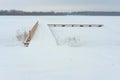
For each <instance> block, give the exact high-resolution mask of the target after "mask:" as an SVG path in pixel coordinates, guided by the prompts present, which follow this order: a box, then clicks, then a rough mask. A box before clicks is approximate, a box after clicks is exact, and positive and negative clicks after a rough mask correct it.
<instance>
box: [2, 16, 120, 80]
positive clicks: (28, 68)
mask: <svg viewBox="0 0 120 80" xmlns="http://www.w3.org/2000/svg"><path fill="white" fill-rule="evenodd" d="M36 21H39V27H38V29H37V31H36V33H35V35H34V37H33V39H32V40H31V42H30V45H29V47H24V46H23V44H22V42H19V41H18V40H17V39H16V31H17V30H29V29H30V28H31V27H32V26H33V25H34V24H35V22H36ZM119 22H120V17H119V16H116V17H112V16H0V25H1V26H0V28H1V29H0V36H1V37H0V80H120V76H119V74H120V37H119V33H120V27H119ZM66 23H67V24H69V23H70V24H94V23H95V24H104V26H103V27H101V28H98V27H96V28H95V27H94V28H93V27H83V28H79V27H77V28H70V27H69V28H66V27H64V28H60V27H52V28H50V27H49V26H48V25H47V24H66Z"/></svg>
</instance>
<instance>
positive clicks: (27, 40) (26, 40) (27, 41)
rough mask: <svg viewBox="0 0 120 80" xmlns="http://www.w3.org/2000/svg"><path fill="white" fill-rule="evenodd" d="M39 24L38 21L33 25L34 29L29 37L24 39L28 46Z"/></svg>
mask: <svg viewBox="0 0 120 80" xmlns="http://www.w3.org/2000/svg"><path fill="white" fill-rule="evenodd" d="M38 25H39V24H38V22H36V23H35V25H34V26H33V27H32V29H31V30H30V31H29V34H28V36H27V38H26V39H25V41H24V45H25V46H26V47H27V46H28V45H29V43H30V41H31V39H32V38H33V36H34V34H35V31H36V29H37V27H38Z"/></svg>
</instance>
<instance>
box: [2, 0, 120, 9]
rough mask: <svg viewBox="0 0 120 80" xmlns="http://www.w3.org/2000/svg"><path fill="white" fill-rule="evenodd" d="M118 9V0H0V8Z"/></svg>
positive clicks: (119, 6)
mask: <svg viewBox="0 0 120 80" xmlns="http://www.w3.org/2000/svg"><path fill="white" fill-rule="evenodd" d="M10 9H17V10H24V11H93V10H95V11H120V0H0V10H10Z"/></svg>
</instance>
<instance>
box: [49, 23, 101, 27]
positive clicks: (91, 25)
mask: <svg viewBox="0 0 120 80" xmlns="http://www.w3.org/2000/svg"><path fill="white" fill-rule="evenodd" d="M48 26H49V27H102V26H103V24H48Z"/></svg>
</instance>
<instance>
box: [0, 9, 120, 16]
mask: <svg viewBox="0 0 120 80" xmlns="http://www.w3.org/2000/svg"><path fill="white" fill-rule="evenodd" d="M0 15H31V16H32V15H53V16H54V15H58V16H59V15H64V16H66V15H88V16H120V12H112V11H111V12H107V11H78V12H54V11H48V12H42V11H41V12H26V11H19V10H0Z"/></svg>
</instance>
